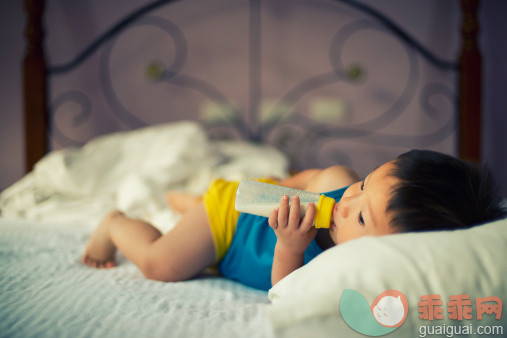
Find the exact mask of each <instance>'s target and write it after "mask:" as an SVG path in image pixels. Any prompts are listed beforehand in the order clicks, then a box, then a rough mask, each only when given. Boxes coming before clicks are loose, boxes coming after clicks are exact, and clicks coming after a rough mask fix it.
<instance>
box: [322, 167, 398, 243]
mask: <svg viewBox="0 0 507 338" xmlns="http://www.w3.org/2000/svg"><path fill="white" fill-rule="evenodd" d="M393 168H394V164H393V163H392V162H388V163H386V164H384V165H382V166H380V167H378V168H377V169H376V170H374V171H372V172H371V173H370V174H369V175H368V176H367V177H366V178H365V179H364V180H363V181H360V182H357V183H355V184H353V185H351V186H350V187H348V188H347V190H345V193H344V194H343V197H342V199H341V200H340V202H338V203H336V204H335V207H334V210H333V224H331V227H330V228H329V234H330V236H331V238H332V239H333V241H334V243H335V244H340V243H343V242H346V241H348V240H351V239H355V238H359V237H363V236H381V235H387V234H391V233H394V232H395V231H394V230H393V229H391V227H390V226H389V220H390V215H388V214H387V213H386V208H387V202H388V200H389V198H390V192H391V191H392V188H393V186H394V185H395V184H396V183H397V182H398V179H397V178H395V177H393V176H391V175H388V174H389V173H390V171H391V170H392V169H393Z"/></svg>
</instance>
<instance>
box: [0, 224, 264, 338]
mask: <svg viewBox="0 0 507 338" xmlns="http://www.w3.org/2000/svg"><path fill="white" fill-rule="evenodd" d="M90 233H91V230H90V226H89V224H86V223H78V222H77V223H76V222H73V223H65V222H63V223H62V222H60V223H57V222H51V223H50V222H40V221H26V220H19V219H7V218H0V336H2V337H34V336H37V337H97V336H101V337H173V336H174V337H239V336H243V337H271V336H272V332H271V327H270V325H269V323H268V322H267V320H266V318H265V315H264V308H265V307H266V305H267V304H268V298H267V293H266V292H264V291H259V290H256V289H252V288H249V287H246V286H243V285H241V284H239V283H236V282H234V281H231V280H227V279H225V278H221V277H218V276H213V275H212V274H203V275H201V276H198V277H197V278H195V279H193V280H190V281H186V282H178V283H164V282H157V281H152V280H147V279H145V278H144V277H143V275H142V274H141V272H140V271H139V270H138V269H137V268H136V267H135V266H134V265H133V264H132V263H130V262H129V261H127V260H126V259H125V258H124V257H122V256H121V255H120V256H119V257H118V261H119V266H118V267H116V268H114V269H107V270H106V269H104V270H97V269H92V268H89V267H87V266H84V265H82V264H81V263H80V257H81V254H82V252H83V249H84V246H85V243H86V240H87V239H88V237H89V235H90Z"/></svg>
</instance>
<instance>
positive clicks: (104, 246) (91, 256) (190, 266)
mask: <svg viewBox="0 0 507 338" xmlns="http://www.w3.org/2000/svg"><path fill="white" fill-rule="evenodd" d="M116 249H118V250H120V251H121V252H122V253H123V254H124V255H125V256H126V257H127V258H128V259H129V260H130V261H132V262H133V263H134V264H135V265H136V266H137V267H138V268H139V269H140V270H141V271H142V272H143V274H144V275H145V276H146V277H147V278H149V279H155V280H161V281H181V280H187V279H189V278H191V277H193V276H195V275H196V274H198V273H199V272H201V271H202V270H204V269H205V268H207V267H209V266H210V265H212V264H213V262H214V260H215V244H214V240H213V235H212V234H211V229H210V226H209V221H208V215H207V213H206V209H205V207H204V203H202V202H201V203H198V204H195V205H194V206H192V207H191V208H190V209H189V211H188V212H187V213H185V214H184V215H183V216H182V217H181V219H180V221H179V222H178V223H177V224H176V226H175V227H174V228H173V229H172V230H171V231H170V232H168V233H167V234H166V235H162V234H161V233H160V232H159V231H158V230H157V229H155V228H154V227H153V226H151V225H150V224H148V223H146V222H143V221H139V220H133V219H130V218H128V217H126V216H125V215H123V214H122V213H120V212H114V213H111V214H110V215H108V216H106V218H105V219H104V220H103V222H102V223H101V224H100V225H99V227H98V228H97V230H95V233H94V234H93V235H92V237H91V239H90V242H89V243H88V245H87V247H86V250H85V254H84V257H83V262H84V263H86V264H88V265H91V266H98V267H109V266H114V264H113V262H114V251H115V250H116Z"/></svg>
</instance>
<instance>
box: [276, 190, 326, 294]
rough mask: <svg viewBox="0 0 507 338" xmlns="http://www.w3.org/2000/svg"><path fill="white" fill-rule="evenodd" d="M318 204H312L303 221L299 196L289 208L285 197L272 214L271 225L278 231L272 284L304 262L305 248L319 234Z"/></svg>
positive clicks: (309, 205) (287, 199)
mask: <svg viewBox="0 0 507 338" xmlns="http://www.w3.org/2000/svg"><path fill="white" fill-rule="evenodd" d="M314 219H315V204H313V203H310V204H308V207H307V209H306V213H305V217H304V218H303V219H302V220H300V204H299V197H297V196H294V198H293V200H292V203H291V207H290V208H289V198H288V196H284V197H283V198H282V200H281V201H280V207H279V208H277V209H275V210H274V211H273V212H272V213H271V216H270V217H269V225H270V226H271V228H273V230H274V231H275V234H276V237H277V241H276V245H275V253H274V257H273V267H272V269H271V285H275V284H276V283H278V281H279V280H281V279H282V278H284V277H285V276H287V275H288V274H290V273H291V272H292V271H294V270H296V269H298V268H300V267H301V266H303V264H304V254H305V250H306V248H307V247H308V245H310V243H311V241H312V240H313V239H314V238H315V235H316V234H317V229H315V227H313V221H314Z"/></svg>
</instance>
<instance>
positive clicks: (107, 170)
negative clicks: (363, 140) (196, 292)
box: [0, 122, 288, 232]
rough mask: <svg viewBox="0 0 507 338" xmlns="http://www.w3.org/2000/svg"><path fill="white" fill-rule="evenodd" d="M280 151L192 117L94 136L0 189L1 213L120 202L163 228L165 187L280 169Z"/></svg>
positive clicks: (65, 210) (85, 212)
mask: <svg viewBox="0 0 507 338" xmlns="http://www.w3.org/2000/svg"><path fill="white" fill-rule="evenodd" d="M287 168H288V161H287V159H286V157H285V156H284V155H282V154H281V153H280V152H278V151H277V150H275V149H274V148H270V147H267V146H256V145H253V144H251V143H246V142H240V141H229V142H224V141H222V142H212V141H210V140H208V139H207V137H206V134H205V132H204V131H203V130H202V129H201V128H200V127H199V125H197V124H196V123H194V122H178V123H172V124H164V125H158V126H153V127H148V128H144V129H139V130H135V131H130V132H120V133H114V134H110V135H106V136H102V137H98V138H96V139H94V140H92V141H90V142H89V143H88V144H86V145H85V146H84V147H82V148H74V149H65V150H61V151H54V152H52V153H50V154H48V155H47V156H46V157H44V158H43V159H42V160H41V161H40V162H39V163H38V164H37V165H36V166H35V169H34V170H33V172H31V173H29V174H28V175H27V176H25V177H24V178H23V179H22V180H20V181H19V182H17V183H16V184H14V185H13V186H11V187H10V188H8V189H6V190H5V191H4V192H3V193H2V194H1V195H0V210H1V212H2V215H3V216H8V217H20V218H25V219H30V220H42V221H82V220H85V221H89V222H90V223H93V224H96V223H97V222H98V221H99V220H100V218H101V217H102V216H103V215H104V214H105V213H106V212H107V211H109V210H112V209H120V210H122V211H124V212H126V213H127V214H128V215H129V216H132V217H136V218H142V219H144V220H146V221H149V222H151V223H153V224H154V225H155V226H157V227H159V228H160V229H161V230H162V231H163V232H166V231H168V230H169V229H170V228H171V227H172V226H173V225H174V224H175V222H176V221H177V219H178V217H179V216H178V215H177V214H176V213H174V212H173V211H172V210H171V209H170V208H167V206H166V205H165V198H164V195H165V193H166V192H167V190H170V189H175V190H183V191H187V192H192V193H196V194H201V193H203V192H204V191H205V190H206V188H207V187H208V185H209V183H210V182H211V181H212V180H213V179H215V178H219V177H220V178H225V179H231V180H239V179H242V178H245V177H263V176H277V177H284V176H286V175H287Z"/></svg>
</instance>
